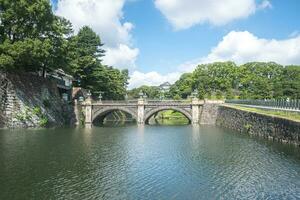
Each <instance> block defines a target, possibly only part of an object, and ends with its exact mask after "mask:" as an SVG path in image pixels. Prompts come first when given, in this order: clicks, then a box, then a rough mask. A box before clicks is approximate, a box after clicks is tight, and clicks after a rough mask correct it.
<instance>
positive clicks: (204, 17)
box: [155, 0, 271, 30]
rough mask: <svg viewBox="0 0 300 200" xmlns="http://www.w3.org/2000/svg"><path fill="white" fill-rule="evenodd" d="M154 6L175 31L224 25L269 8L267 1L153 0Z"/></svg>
mask: <svg viewBox="0 0 300 200" xmlns="http://www.w3.org/2000/svg"><path fill="white" fill-rule="evenodd" d="M155 5H156V7H157V8H158V9H159V10H160V11H161V12H162V13H163V15H164V16H165V17H166V18H167V19H168V21H169V22H170V23H171V24H172V25H173V27H174V28H175V29H177V30H179V29H187V28H190V27H192V26H194V25H197V24H203V23H210V24H213V25H224V24H227V23H229V22H231V21H233V20H236V19H240V18H246V17H248V16H249V15H251V14H253V13H255V11H256V10H258V9H264V8H269V7H271V3H270V2H269V1H267V0H264V1H263V2H262V3H261V4H257V3H256V0H222V1H220V0H155Z"/></svg>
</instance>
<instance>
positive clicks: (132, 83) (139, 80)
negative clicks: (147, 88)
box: [128, 71, 181, 89]
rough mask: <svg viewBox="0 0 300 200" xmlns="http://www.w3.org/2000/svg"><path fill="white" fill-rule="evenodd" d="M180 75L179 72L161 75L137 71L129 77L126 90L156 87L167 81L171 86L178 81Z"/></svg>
mask: <svg viewBox="0 0 300 200" xmlns="http://www.w3.org/2000/svg"><path fill="white" fill-rule="evenodd" d="M180 75H181V73H179V72H173V73H169V74H165V75H162V74H159V73H158V72H149V73H143V72H139V71H134V72H133V73H132V74H131V76H130V80H129V86H128V88H129V89H132V88H136V87H139V86H142V85H151V86H158V85H160V84H162V83H164V82H167V81H168V82H169V83H171V84H173V83H174V82H175V81H177V80H178V79H179V77H180Z"/></svg>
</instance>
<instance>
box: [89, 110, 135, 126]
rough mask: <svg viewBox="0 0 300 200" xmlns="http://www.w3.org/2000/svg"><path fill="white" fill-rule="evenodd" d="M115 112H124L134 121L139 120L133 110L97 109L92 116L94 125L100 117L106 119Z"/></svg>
mask: <svg viewBox="0 0 300 200" xmlns="http://www.w3.org/2000/svg"><path fill="white" fill-rule="evenodd" d="M113 111H123V112H125V113H128V114H130V115H131V116H132V118H133V119H135V120H137V113H136V112H134V111H133V110H131V109H130V108H126V107H121V106H110V107H104V108H99V109H96V111H95V112H94V113H93V115H92V123H94V121H95V119H97V118H98V117H101V116H103V117H104V116H106V115H107V114H109V113H111V112H113Z"/></svg>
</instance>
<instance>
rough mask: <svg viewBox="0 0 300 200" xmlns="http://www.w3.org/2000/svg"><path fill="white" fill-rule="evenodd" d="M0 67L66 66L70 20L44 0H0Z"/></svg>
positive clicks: (32, 70) (20, 68)
mask: <svg viewBox="0 0 300 200" xmlns="http://www.w3.org/2000/svg"><path fill="white" fill-rule="evenodd" d="M0 22H1V23H0V69H2V70H5V71H15V70H18V71H31V72H36V71H40V70H43V71H44V72H45V71H46V70H54V69H57V68H64V67H66V66H68V64H67V62H68V59H67V56H66V54H67V46H68V40H67V38H68V36H69V35H70V34H71V33H72V29H71V24H70V23H69V22H68V21H67V20H65V19H64V18H61V17H58V16H55V15H54V14H53V12H52V8H51V5H50V3H49V1H47V0H35V1H32V0H16V1H14V3H12V2H11V1H10V0H0Z"/></svg>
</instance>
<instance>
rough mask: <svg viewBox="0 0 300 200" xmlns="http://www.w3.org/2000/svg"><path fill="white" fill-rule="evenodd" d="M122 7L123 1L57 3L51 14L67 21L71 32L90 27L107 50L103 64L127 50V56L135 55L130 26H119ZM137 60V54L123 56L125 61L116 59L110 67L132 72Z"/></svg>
mask: <svg viewBox="0 0 300 200" xmlns="http://www.w3.org/2000/svg"><path fill="white" fill-rule="evenodd" d="M124 4H125V0H59V1H58V4H57V9H56V11H55V13H56V14H57V15H60V16H63V17H65V18H67V19H69V20H70V21H71V22H72V24H73V26H74V29H75V31H78V30H79V29H80V28H81V27H82V26H85V25H88V26H90V27H92V28H93V30H95V32H97V33H98V34H99V35H100V37H101V39H102V41H103V42H104V43H105V47H106V48H107V50H108V51H107V57H108V58H105V59H104V60H108V61H109V62H110V63H112V62H111V60H112V59H113V56H114V55H116V56H119V54H121V53H122V51H124V49H127V50H128V51H127V52H129V51H132V52H136V49H134V48H132V47H131V46H132V45H131V38H132V35H131V30H132V28H133V27H134V26H133V24H131V23H130V22H124V23H122V22H121V20H122V19H123V12H122V9H123V7H124ZM121 46H122V48H120V47H121ZM125 46H126V47H125ZM117 51H120V52H119V53H117ZM111 53H112V54H111ZM131 55H132V54H131ZM137 56H138V54H135V57H133V56H127V59H128V60H126V61H125V60H124V59H125V58H123V59H120V58H118V57H117V58H116V61H115V62H114V64H115V65H116V66H121V65H124V64H129V65H128V66H123V67H126V68H132V67H134V61H135V60H136V57H137ZM117 60H119V61H121V63H118V62H117ZM110 63H106V64H110Z"/></svg>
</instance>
